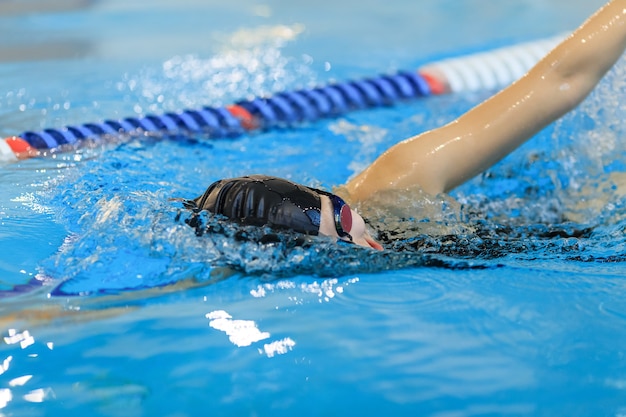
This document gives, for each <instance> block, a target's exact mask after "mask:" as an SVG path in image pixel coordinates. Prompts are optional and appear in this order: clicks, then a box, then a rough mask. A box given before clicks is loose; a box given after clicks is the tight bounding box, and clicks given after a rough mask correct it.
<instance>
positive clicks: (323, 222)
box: [319, 195, 383, 250]
mask: <svg viewBox="0 0 626 417" xmlns="http://www.w3.org/2000/svg"><path fill="white" fill-rule="evenodd" d="M320 199H321V203H322V209H321V219H320V230H319V233H320V234H321V235H326V236H331V237H335V238H338V239H341V240H345V241H347V242H353V243H355V244H357V245H359V246H363V247H366V248H373V249H376V250H383V247H382V246H381V245H380V243H378V242H376V241H375V240H374V238H372V236H370V234H369V232H368V231H367V228H366V227H365V221H364V220H363V217H361V215H360V214H359V213H357V212H356V211H354V210H352V209H350V208H349V206H348V205H347V204H346V205H345V206H344V208H343V210H346V209H349V210H350V212H349V213H345V212H344V213H342V214H341V218H342V223H343V226H344V227H343V228H344V229H346V228H349V230H345V232H346V233H349V236H339V233H338V232H337V227H336V226H335V215H334V213H335V210H334V208H333V203H332V202H331V200H330V198H329V197H327V196H325V195H321V196H320ZM346 220H347V222H346ZM350 220H351V221H350ZM345 223H349V225H346V224H345Z"/></svg>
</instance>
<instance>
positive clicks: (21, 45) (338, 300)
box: [0, 0, 626, 417]
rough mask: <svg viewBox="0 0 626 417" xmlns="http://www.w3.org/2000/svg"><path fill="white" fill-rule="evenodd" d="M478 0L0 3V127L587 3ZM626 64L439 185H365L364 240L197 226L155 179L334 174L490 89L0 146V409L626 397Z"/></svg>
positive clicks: (333, 62) (480, 39) (412, 51)
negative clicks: (226, 126)
mask: <svg viewBox="0 0 626 417" xmlns="http://www.w3.org/2000/svg"><path fill="white" fill-rule="evenodd" d="M492 3H494V2H488V1H482V0H475V1H469V0H468V1H465V0H464V1H458V0H457V1H449V2H448V1H443V2H442V1H435V0H428V1H426V0H423V1H420V2H418V4H415V2H411V1H408V0H401V1H397V2H394V3H389V2H385V3H383V2H381V1H367V2H351V1H346V2H340V3H339V4H338V3H337V2H326V1H321V2H315V3H312V4H298V5H297V6H295V5H294V4H295V3H294V4H281V2H277V1H268V2H263V3H252V4H250V3H249V2H243V1H238V0H237V1H231V2H219V3H218V2H211V1H200V0H185V1H182V2H174V1H165V0H160V1H154V2H150V4H149V5H147V4H144V3H142V2H140V1H128V0H126V1H124V2H122V1H115V0H111V1H106V2H98V1H92V2H89V1H80V0H74V1H72V0H67V1H65V2H63V1H57V2H54V4H53V3H52V2H45V1H41V2H36V1H31V2H25V4H22V5H19V4H17V3H6V5H0V11H2V13H3V14H2V17H0V60H2V61H1V62H0V72H1V75H2V76H1V77H0V86H1V89H0V116H1V118H0V120H2V123H0V134H2V136H8V135H11V134H16V133H20V132H22V131H24V130H36V129H39V128H43V127H50V126H62V125H64V124H70V123H80V122H88V121H94V120H100V119H103V118H116V117H125V116H131V115H135V114H144V113H146V112H156V113H162V112H164V111H169V110H180V109H182V108H185V107H192V108H195V107H200V106H202V105H223V104H228V103H231V102H233V101H235V100H238V99H241V98H246V97H249V96H252V95H262V94H266V93H271V92H274V91H281V90H286V89H295V88H301V87H304V86H311V85H315V84H317V83H324V82H327V81H329V80H332V79H350V78H354V77H359V76H369V75H373V74H377V73H380V72H389V71H393V70H396V69H411V68H416V67H417V66H418V65H419V64H421V63H424V62H428V61H429V60H431V59H434V58H438V57H441V56H452V55H457V54H461V53H464V52H467V51H475V50H482V49H485V48H489V47H492V46H496V45H498V46H499V45H503V44H506V43H515V42H520V41H525V40H530V39H534V38H541V37H545V36H551V35H553V34H555V33H560V32H562V31H564V30H567V29H571V28H573V27H575V26H576V25H577V24H578V23H580V21H581V20H582V19H584V17H585V16H587V15H588V14H589V13H591V12H592V11H593V10H594V9H595V8H596V7H598V6H599V5H600V4H601V1H582V0H581V1H572V0H569V1H566V0H558V1H556V0H555V1H552V2H539V1H529V0H510V1H508V2H501V3H502V4H497V5H496V4H492ZM546 3H548V4H546ZM2 7H4V8H5V9H2ZM20 7H21V8H22V10H17V9H19V8H20ZM31 7H32V8H36V9H37V10H39V11H38V12H32V11H30V10H23V9H24V8H31ZM562 9H565V10H562ZM625 75H626V63H624V62H620V63H619V64H618V65H617V66H616V68H614V70H613V71H612V72H611V73H610V74H609V75H608V77H607V78H606V79H605V80H604V81H603V82H602V84H601V85H600V86H599V87H598V89H597V90H596V91H595V92H594V93H593V94H592V96H591V97H590V98H589V99H588V100H587V101H586V102H585V103H584V104H583V105H582V106H581V107H580V108H579V109H577V110H576V111H575V112H573V113H572V114H570V115H568V116H566V118H564V119H563V120H562V121H559V122H558V123H556V124H554V125H553V126H550V127H549V128H548V129H546V130H545V131H544V132H542V133H541V134H539V135H538V136H537V137H536V138H535V139H533V140H532V141H530V142H529V143H528V144H526V145H524V146H523V147H522V148H521V149H520V150H519V151H518V152H516V153H514V154H513V155H511V156H510V157H508V158H507V159H506V160H504V161H503V162H502V163H500V164H499V165H498V166H496V167H494V168H493V169H491V170H490V171H489V172H488V173H486V174H485V175H482V176H480V177H479V178H476V179H474V180H472V181H471V182H470V183H468V184H466V185H464V186H463V187H460V188H459V189H458V190H455V191H454V193H452V194H451V195H450V196H446V197H444V196H442V197H440V198H436V199H433V198H426V197H425V196H422V195H420V194H419V192H418V191H414V192H413V193H408V194H403V195H396V196H394V200H395V201H396V207H394V208H390V207H385V206H377V208H375V209H374V208H371V207H370V208H368V207H362V208H360V209H361V210H362V211H363V212H364V213H366V215H367V217H368V218H370V219H372V221H373V225H374V227H376V230H377V231H378V232H380V233H381V234H384V236H387V238H388V239H387V240H386V243H385V245H386V247H387V250H386V251H385V252H383V253H371V252H370V251H366V250H357V249H355V248H352V247H349V246H345V245H337V244H335V243H333V242H330V241H327V240H324V239H321V238H320V239H316V240H314V241H305V242H304V243H302V242H300V243H298V244H296V243H297V242H296V240H297V239H296V237H295V236H291V235H284V236H280V237H279V238H278V240H277V242H275V243H274V244H272V245H259V244H257V243H255V239H254V238H255V233H259V231H258V230H257V231H255V230H248V231H247V235H246V236H247V237H246V236H242V235H241V234H239V233H236V231H235V230H233V229H232V228H229V227H228V226H226V227H225V228H224V229H223V230H221V231H219V232H214V233H208V234H205V235H203V236H201V237H197V236H196V235H195V233H194V230H193V229H192V228H190V227H189V226H188V225H186V224H185V222H184V220H185V218H186V217H185V216H186V214H185V213H182V214H181V213H180V210H179V205H178V204H177V203H176V202H172V201H170V200H169V199H170V198H176V197H195V196H196V195H198V194H200V193H201V192H203V191H204V189H205V188H206V186H207V185H208V184H210V183H211V182H212V181H214V180H216V179H218V178H221V177H229V176H236V175H242V174H248V173H267V174H273V175H278V176H282V177H288V178H291V179H293V180H295V181H299V182H303V183H307V184H311V185H315V186H321V187H328V188H330V187H332V186H336V185H339V184H341V183H343V182H345V180H346V179H347V178H348V177H349V176H350V175H352V174H353V173H354V172H356V171H358V170H359V169H361V168H362V167H363V166H365V165H366V164H367V163H369V162H371V161H372V159H373V158H375V157H376V155H378V154H379V153H380V152H382V151H383V150H384V149H386V148H387V147H389V146H390V145H391V144H393V143H395V142H397V141H398V140H401V139H403V138H406V137H408V136H410V135H413V134H415V133H417V132H420V131H423V130H425V129H428V128H432V127H435V126H439V125H441V124H442V123H445V122H446V121H448V120H450V119H452V118H454V117H455V116H457V115H459V114H461V113H462V112H463V111H465V110H467V109H468V108H469V107H471V106H472V105H474V104H476V103H477V102H479V101H480V100H482V99H484V98H485V97H487V96H488V94H489V93H490V92H481V93H475V94H467V95H462V96H448V97H439V98H432V99H427V100H422V101H417V102H411V103H405V104H403V105H400V106H397V107H393V108H385V109H378V110H374V111H362V112H356V113H351V114H349V115H346V116H344V117H341V118H337V119H333V120H326V121H321V122H317V123H312V124H307V125H304V126H300V127H298V128H295V129H282V130H275V131H271V132H266V133H259V134H254V135H249V136H243V137H241V138H237V139H233V140H223V141H207V140H204V139H203V138H200V137H178V138H176V140H174V139H162V138H134V139H132V140H128V141H120V143H112V144H109V145H106V146H99V147H95V148H93V149H82V150H80V151H76V152H69V153H65V154H58V155H55V156H54V157H49V158H40V159H33V160H28V161H23V162H20V163H17V164H11V165H5V166H2V167H0V178H1V179H2V180H1V181H0V253H2V256H1V257H0V290H1V291H2V292H1V293H0V295H2V296H3V297H2V299H1V300H0V303H1V304H0V312H1V313H0V323H1V326H2V327H1V328H0V331H1V332H2V337H3V341H4V343H3V344H2V345H0V415H7V416H13V415H15V416H55V415H71V416H73V415H77V416H84V415H89V416H153V415H159V416H196V415H197V416H205V415H225V416H231V415H232V416H240V415H250V416H268V415H273V416H276V415H294V414H297V415H303V416H305V415H306V416H309V415H310V416H327V415H329V416H331V415H407V416H408V415H411V416H414V415H424V416H438V417H441V416H502V415H511V416H537V415H539V416H554V415H558V416H578V415H580V416H590V415H591V416H623V415H626V400H625V398H626V359H625V357H624V346H625V345H626V332H625V331H624V324H625V322H626V307H625V304H624V299H625V296H626V285H625V281H624V273H625V272H626V268H625V266H624V265H625V264H624V261H625V259H626V248H625V245H626V240H625V239H624V230H625V228H626V188H625V186H626V182H625V181H626V175H625V174H624V172H626V167H625V166H624V162H623V161H624V155H625V151H626V146H625V145H624V141H623V140H622V138H623V136H624V133H625V129H626V126H625V125H624V122H623V121H624V120H626V117H625V116H626V107H625V106H624V105H623V104H622V103H624V99H623V98H624V97H626V84H625V82H624V81H623V80H624V79H625ZM204 221H205V222H206V223H208V224H213V225H215V224H214V223H212V222H214V220H213V219H210V218H206V219H204ZM378 221H380V222H381V223H380V224H383V225H384V227H383V226H378V224H379V223H378Z"/></svg>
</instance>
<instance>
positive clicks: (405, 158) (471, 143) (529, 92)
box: [346, 0, 626, 201]
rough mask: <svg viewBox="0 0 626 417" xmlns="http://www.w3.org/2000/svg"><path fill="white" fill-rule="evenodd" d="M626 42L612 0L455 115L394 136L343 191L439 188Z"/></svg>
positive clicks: (507, 140)
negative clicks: (505, 83)
mask: <svg viewBox="0 0 626 417" xmlns="http://www.w3.org/2000/svg"><path fill="white" fill-rule="evenodd" d="M624 48H626V0H612V1H610V2H609V3H607V4H606V5H605V6H604V7H603V8H601V9H600V10H598V11H597V12H596V13H595V14H594V15H593V16H591V17H590V18H589V19H588V20H587V21H586V22H585V23H583V24H582V25H581V26H580V27H579V28H578V29H577V30H576V31H575V32H574V33H573V34H572V35H571V36H569V37H568V38H567V39H566V40H564V41H563V42H562V43H561V44H560V45H559V46H557V47H556V48H555V49H554V50H553V51H552V52H550V53H549V54H548V55H547V56H546V57H545V58H543V59H542V60H541V61H540V62H539V63H538V64H537V65H536V66H535V67H533V68H532V69H531V70H530V71H529V72H528V73H527V74H526V75H525V76H524V77H522V78H521V79H519V80H518V81H517V82H515V83H514V84H512V85H511V86H509V87H507V88H506V89H504V90H503V91H501V92H500V93H498V94H496V95H495V96H493V97H492V98H490V99H488V100H486V101H485V102H483V103H481V104H479V105H478V106H476V107H474V108H473V109H472V110H470V111H468V112H467V113H465V114H464V115H463V116H461V117H459V118H458V119H456V120H455V121H453V122H451V123H449V124H447V125H445V126H443V127H441V128H438V129H435V130H431V131H429V132H425V133H423V134H421V135H418V136H414V137H412V138H410V139H407V140H405V141H403V142H400V143H398V144H397V145H395V146H393V147H392V148H390V149H389V150H387V151H386V152H385V153H384V154H382V155H381V156H380V157H379V158H378V159H377V160H376V161H374V163H373V164H372V165H370V166H369V167H368V168H367V169H365V170H364V171H363V172H361V173H360V174H359V175H357V176H356V177H355V178H354V179H352V180H351V181H350V182H348V184H346V188H347V191H348V192H349V193H350V197H351V198H353V199H355V200H357V201H359V200H365V199H367V198H368V197H370V196H371V195H372V194H374V193H376V192H377V191H383V190H389V189H404V188H407V187H410V186H413V185H420V186H421V187H422V188H423V189H424V190H425V191H427V192H429V193H433V194H437V193H441V192H446V191H449V190H451V189H452V188H454V187H456V186H458V185H460V184H462V183H463V182H464V181H467V180H468V179H470V178H472V177H473V176H475V175H477V174H479V173H480V172H482V171H483V170H485V169H487V168H489V167H490V166H492V165H493V164H495V163H496V162H498V161H499V160H500V159H502V158H503V157H505V156H506V155H507V154H509V153H510V152H512V151H513V150H514V149H516V148H517V147H518V146H519V145H521V144H522V143H524V142H525V141H526V140H528V139H529V138H531V137H532V136H533V135H534V134H536V133H537V132H539V131H540V130H541V129H543V128H544V127H545V126H547V125H548V124H549V123H551V122H553V121H554V120H556V119H558V118H559V117H561V116H562V115H564V114H565V113H567V112H568V111H570V110H572V109H573V108H574V107H576V105H578V104H579V103H580V102H581V101H582V100H583V99H584V98H585V97H586V96H587V95H588V94H589V92H590V91H591V90H592V89H593V88H594V86H595V85H596V84H597V83H598V81H599V80H600V79H601V78H602V76H603V75H604V74H605V73H606V72H607V71H608V70H609V69H610V68H611V66H612V65H613V64H614V63H615V61H617V59H618V58H619V57H620V56H621V54H622V52H623V51H624Z"/></svg>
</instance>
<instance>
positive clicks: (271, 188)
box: [188, 175, 322, 235]
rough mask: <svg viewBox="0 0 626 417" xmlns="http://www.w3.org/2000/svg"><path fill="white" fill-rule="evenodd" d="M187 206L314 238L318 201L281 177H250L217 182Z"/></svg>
mask: <svg viewBox="0 0 626 417" xmlns="http://www.w3.org/2000/svg"><path fill="white" fill-rule="evenodd" d="M190 203H191V204H188V206H191V207H193V206H194V205H195V207H196V208H198V209H200V210H208V211H210V212H211V213H215V214H221V215H223V216H226V217H228V218H229V219H231V220H235V221H239V222H241V223H243V224H249V225H253V226H265V225H267V226H270V227H273V228H279V229H291V230H294V231H296V232H300V233H306V234H310V235H317V234H318V232H319V228H320V212H321V206H322V205H321V201H320V196H319V193H318V192H317V190H314V189H311V188H308V187H304V186H301V185H298V184H295V183H293V182H291V181H287V180H284V179H281V178H276V177H269V176H266V175H251V176H246V177H239V178H230V179H224V180H220V181H216V182H214V183H213V184H211V185H210V186H209V188H208V189H207V190H206V191H205V193H204V194H202V195H201V196H200V197H198V198H196V199H195V200H192V201H191V202H190Z"/></svg>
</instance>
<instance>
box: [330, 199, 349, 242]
mask: <svg viewBox="0 0 626 417" xmlns="http://www.w3.org/2000/svg"><path fill="white" fill-rule="evenodd" d="M328 198H330V201H331V202H332V203H333V219H334V220H335V229H336V230H337V234H338V235H339V237H340V238H348V240H349V241H350V242H352V236H351V235H350V231H351V229H352V211H351V210H350V206H349V205H348V204H347V203H346V202H345V201H343V199H341V198H340V197H338V196H336V195H334V194H328Z"/></svg>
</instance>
